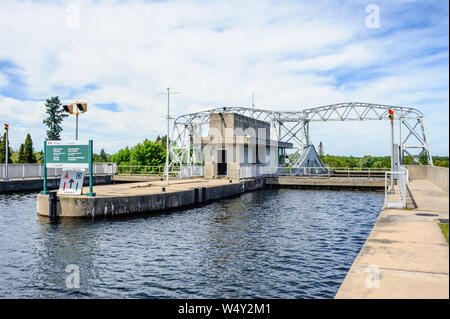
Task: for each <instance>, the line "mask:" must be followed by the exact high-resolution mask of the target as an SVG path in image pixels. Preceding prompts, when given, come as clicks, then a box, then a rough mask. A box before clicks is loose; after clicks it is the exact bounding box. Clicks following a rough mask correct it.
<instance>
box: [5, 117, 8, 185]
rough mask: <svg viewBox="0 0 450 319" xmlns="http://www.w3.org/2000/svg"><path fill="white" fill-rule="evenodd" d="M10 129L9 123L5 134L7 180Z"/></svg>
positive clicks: (6, 172) (6, 176)
mask: <svg viewBox="0 0 450 319" xmlns="http://www.w3.org/2000/svg"><path fill="white" fill-rule="evenodd" d="M8 129H9V125H8V123H5V133H6V135H5V138H6V141H5V145H6V147H5V148H6V149H5V159H6V161H5V162H6V163H5V164H6V165H5V180H8V162H9V154H8V153H9V140H8Z"/></svg>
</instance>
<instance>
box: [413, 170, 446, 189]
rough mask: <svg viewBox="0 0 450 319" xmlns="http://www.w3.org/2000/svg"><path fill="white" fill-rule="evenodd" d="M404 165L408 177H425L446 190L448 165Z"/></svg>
mask: <svg viewBox="0 0 450 319" xmlns="http://www.w3.org/2000/svg"><path fill="white" fill-rule="evenodd" d="M405 167H406V169H407V170H408V172H409V178H410V179H412V180H415V179H427V180H429V181H430V182H432V183H433V184H435V185H436V186H438V187H439V188H441V189H442V190H444V191H446V192H448V189H449V187H448V182H449V169H448V167H440V166H430V165H406V166H405Z"/></svg>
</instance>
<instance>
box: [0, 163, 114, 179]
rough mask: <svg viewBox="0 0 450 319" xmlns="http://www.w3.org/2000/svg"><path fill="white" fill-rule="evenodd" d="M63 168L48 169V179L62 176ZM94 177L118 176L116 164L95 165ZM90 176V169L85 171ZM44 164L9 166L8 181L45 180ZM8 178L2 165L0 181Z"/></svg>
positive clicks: (0, 165)
mask: <svg viewBox="0 0 450 319" xmlns="http://www.w3.org/2000/svg"><path fill="white" fill-rule="evenodd" d="M61 171H62V168H47V177H59V176H61ZM92 171H93V172H92V173H93V175H115V174H117V164H116V163H93V168H92ZM84 172H85V174H89V169H88V168H86V169H85V170H84ZM43 177H44V164H30V163H25V164H8V179H26V178H43ZM5 178H6V165H5V164H0V180H5Z"/></svg>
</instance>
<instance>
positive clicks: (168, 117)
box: [159, 88, 180, 185]
mask: <svg viewBox="0 0 450 319" xmlns="http://www.w3.org/2000/svg"><path fill="white" fill-rule="evenodd" d="M159 94H167V135H166V165H165V166H164V171H165V173H166V185H169V134H170V95H171V94H180V92H170V88H167V93H159Z"/></svg>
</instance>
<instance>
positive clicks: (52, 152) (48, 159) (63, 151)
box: [41, 140, 95, 197]
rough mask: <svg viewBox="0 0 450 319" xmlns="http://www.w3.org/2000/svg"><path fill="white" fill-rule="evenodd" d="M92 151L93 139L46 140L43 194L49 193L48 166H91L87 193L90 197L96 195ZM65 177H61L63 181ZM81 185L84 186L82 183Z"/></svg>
mask: <svg viewBox="0 0 450 319" xmlns="http://www.w3.org/2000/svg"><path fill="white" fill-rule="evenodd" d="M92 152H93V141H92V140H89V141H45V142H44V190H43V191H42V192H41V194H43V195H47V194H48V193H49V192H48V190H47V168H65V169H85V168H89V193H87V194H86V195H87V196H90V197H93V196H95V193H94V192H93V187H92ZM66 172H67V171H66ZM63 179H64V178H62V179H61V182H62V180H63ZM69 181H70V180H69ZM66 185H67V184H66ZM72 185H73V184H72ZM80 186H81V187H82V183H81V185H80ZM70 188H71V187H70ZM80 194H81V193H80Z"/></svg>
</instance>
